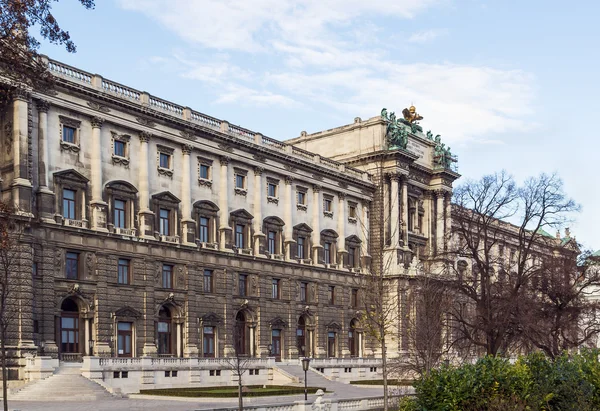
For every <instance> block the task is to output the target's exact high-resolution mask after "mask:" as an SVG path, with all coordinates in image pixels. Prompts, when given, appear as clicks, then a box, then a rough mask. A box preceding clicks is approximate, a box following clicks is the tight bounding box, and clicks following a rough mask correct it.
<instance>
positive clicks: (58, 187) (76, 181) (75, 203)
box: [53, 170, 106, 228]
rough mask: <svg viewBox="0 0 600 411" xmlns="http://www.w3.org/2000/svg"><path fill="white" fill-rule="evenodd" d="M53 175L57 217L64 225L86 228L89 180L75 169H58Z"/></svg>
mask: <svg viewBox="0 0 600 411" xmlns="http://www.w3.org/2000/svg"><path fill="white" fill-rule="evenodd" d="M53 176H54V192H55V193H56V210H57V211H58V214H59V216H60V217H58V218H60V219H61V220H62V223H63V224H64V225H66V226H71V227H81V228H88V223H87V220H89V218H88V217H87V216H86V210H87V204H88V195H87V188H88V182H89V180H88V179H87V178H85V177H84V176H83V175H82V174H80V173H78V172H77V171H75V170H64V171H59V172H56V173H54V175H53ZM59 222H60V221H59ZM104 226H105V227H106V224H105V223H104Z"/></svg>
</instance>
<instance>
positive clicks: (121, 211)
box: [113, 200, 127, 228]
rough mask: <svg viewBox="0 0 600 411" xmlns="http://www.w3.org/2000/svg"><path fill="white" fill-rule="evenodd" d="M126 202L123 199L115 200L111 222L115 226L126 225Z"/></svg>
mask: <svg viewBox="0 0 600 411" xmlns="http://www.w3.org/2000/svg"><path fill="white" fill-rule="evenodd" d="M126 204H127V203H126V202H125V201H123V200H115V210H114V222H113V224H114V225H115V227H117V228H125V227H127V223H126V220H125V215H126V213H125V209H126V207H125V206H126Z"/></svg>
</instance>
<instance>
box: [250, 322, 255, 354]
mask: <svg viewBox="0 0 600 411" xmlns="http://www.w3.org/2000/svg"><path fill="white" fill-rule="evenodd" d="M249 330H250V333H249V334H250V341H249V342H250V344H249V345H250V357H254V356H255V352H254V333H255V332H256V326H251V327H250V328H249Z"/></svg>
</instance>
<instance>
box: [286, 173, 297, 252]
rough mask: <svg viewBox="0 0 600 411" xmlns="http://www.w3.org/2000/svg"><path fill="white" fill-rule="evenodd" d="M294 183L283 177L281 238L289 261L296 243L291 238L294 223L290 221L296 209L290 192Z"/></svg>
mask: <svg viewBox="0 0 600 411" xmlns="http://www.w3.org/2000/svg"><path fill="white" fill-rule="evenodd" d="M293 182H294V178H293V177H291V176H286V177H285V193H284V194H285V195H284V199H283V206H284V207H285V208H284V209H283V222H284V223H285V226H284V228H283V229H284V233H283V237H284V238H285V243H284V247H285V252H284V254H285V259H286V260H287V261H289V260H290V259H291V256H292V247H293V246H294V244H296V242H295V241H294V239H293V238H292V237H293V236H294V227H293V225H294V222H293V220H292V216H293V215H294V208H295V207H296V201H294V193H293V192H292V183H293Z"/></svg>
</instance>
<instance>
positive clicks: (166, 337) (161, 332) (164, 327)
mask: <svg viewBox="0 0 600 411" xmlns="http://www.w3.org/2000/svg"><path fill="white" fill-rule="evenodd" d="M157 328H158V330H157V331H158V354H171V322H170V320H169V319H166V318H165V319H161V320H160V321H159V322H158V325H157Z"/></svg>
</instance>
